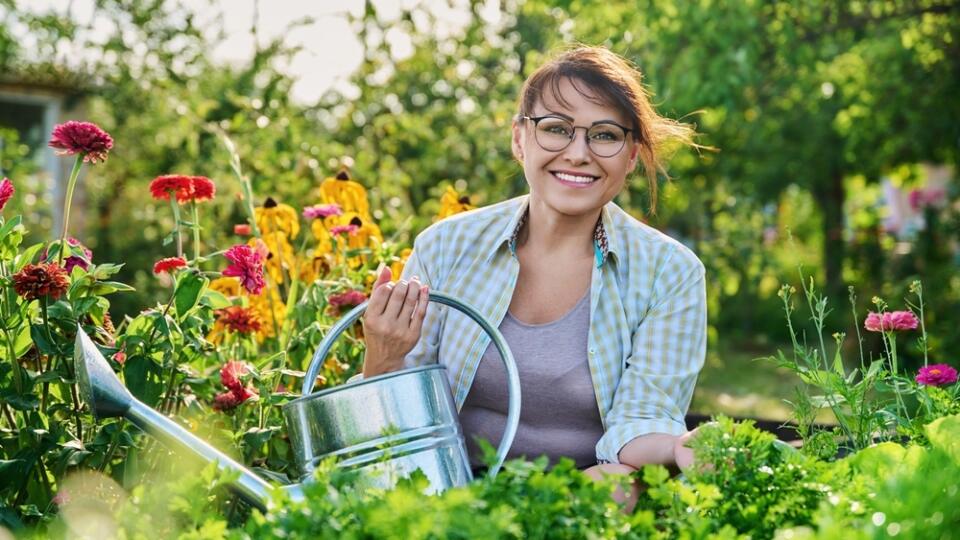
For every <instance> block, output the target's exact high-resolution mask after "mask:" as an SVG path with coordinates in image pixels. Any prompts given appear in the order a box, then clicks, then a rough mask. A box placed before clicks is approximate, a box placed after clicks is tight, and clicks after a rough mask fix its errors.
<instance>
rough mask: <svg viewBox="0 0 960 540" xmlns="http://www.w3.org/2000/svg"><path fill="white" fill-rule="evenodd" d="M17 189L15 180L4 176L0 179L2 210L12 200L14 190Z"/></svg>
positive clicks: (0, 204)
mask: <svg viewBox="0 0 960 540" xmlns="http://www.w3.org/2000/svg"><path fill="white" fill-rule="evenodd" d="M14 191H16V190H15V189H13V182H11V181H10V179H9V178H4V179H3V180H0V211H2V210H3V207H4V206H6V205H7V203H8V202H10V198H11V197H13V192H14Z"/></svg>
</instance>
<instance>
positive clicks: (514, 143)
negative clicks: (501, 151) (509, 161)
mask: <svg viewBox="0 0 960 540" xmlns="http://www.w3.org/2000/svg"><path fill="white" fill-rule="evenodd" d="M512 132H513V133H512V135H511V137H510V138H511V142H510V148H511V150H513V157H514V158H515V159H516V160H517V161H519V162H521V163H523V126H521V124H520V122H518V121H517V119H516V118H514V120H513V124H512Z"/></svg>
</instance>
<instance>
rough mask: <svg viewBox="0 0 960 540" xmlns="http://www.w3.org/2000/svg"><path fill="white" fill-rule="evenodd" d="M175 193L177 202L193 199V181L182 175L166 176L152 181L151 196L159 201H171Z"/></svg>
mask: <svg viewBox="0 0 960 540" xmlns="http://www.w3.org/2000/svg"><path fill="white" fill-rule="evenodd" d="M171 192H173V195H174V197H176V199H177V202H186V201H189V200H190V199H191V198H192V197H193V180H192V177H190V176H183V175H181V174H165V175H163V176H158V177H156V178H154V179H153V180H151V181H150V194H151V195H153V198H154V199H156V200H158V201H169V200H170V193H171Z"/></svg>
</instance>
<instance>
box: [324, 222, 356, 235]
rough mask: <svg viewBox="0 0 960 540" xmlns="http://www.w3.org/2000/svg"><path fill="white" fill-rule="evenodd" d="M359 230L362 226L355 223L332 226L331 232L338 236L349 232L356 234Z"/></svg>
mask: <svg viewBox="0 0 960 540" xmlns="http://www.w3.org/2000/svg"><path fill="white" fill-rule="evenodd" d="M359 230H360V227H357V226H356V225H353V224H350V225H337V226H336V227H330V234H332V235H333V236H336V235H338V234H349V235H351V236H352V235H354V234H356V233H357V231H359Z"/></svg>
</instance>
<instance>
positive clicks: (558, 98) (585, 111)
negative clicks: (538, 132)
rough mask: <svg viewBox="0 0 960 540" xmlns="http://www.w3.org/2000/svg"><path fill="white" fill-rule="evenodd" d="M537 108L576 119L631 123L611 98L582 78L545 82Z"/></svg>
mask: <svg viewBox="0 0 960 540" xmlns="http://www.w3.org/2000/svg"><path fill="white" fill-rule="evenodd" d="M534 107H535V108H537V109H540V110H541V111H542V112H557V113H563V114H565V115H567V116H571V117H574V118H576V117H578V116H584V117H591V118H592V119H593V120H601V119H606V120H614V121H616V122H618V123H621V124H627V123H628V117H627V115H625V114H624V113H623V111H621V110H620V109H619V108H617V107H616V106H614V104H613V100H612V99H611V98H610V97H608V96H606V95H604V93H603V92H601V91H599V90H598V89H596V88H594V87H592V86H589V85H588V84H587V83H585V82H583V81H580V80H576V79H570V78H567V77H563V78H557V79H555V80H554V81H551V83H550V84H546V85H544V87H543V88H542V89H541V91H540V95H539V97H538V99H537V100H536V102H535V103H534ZM593 117H598V118H593Z"/></svg>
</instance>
